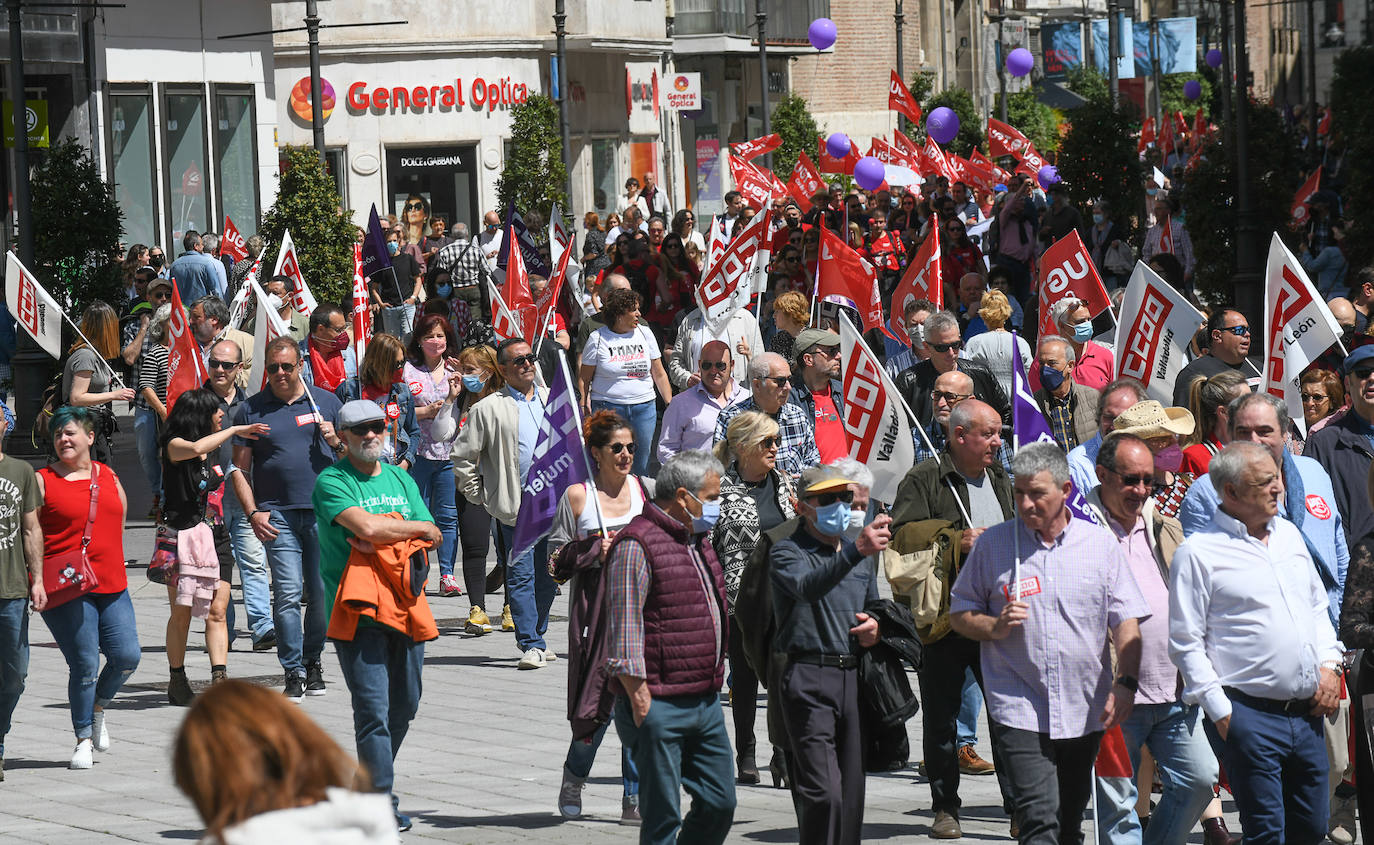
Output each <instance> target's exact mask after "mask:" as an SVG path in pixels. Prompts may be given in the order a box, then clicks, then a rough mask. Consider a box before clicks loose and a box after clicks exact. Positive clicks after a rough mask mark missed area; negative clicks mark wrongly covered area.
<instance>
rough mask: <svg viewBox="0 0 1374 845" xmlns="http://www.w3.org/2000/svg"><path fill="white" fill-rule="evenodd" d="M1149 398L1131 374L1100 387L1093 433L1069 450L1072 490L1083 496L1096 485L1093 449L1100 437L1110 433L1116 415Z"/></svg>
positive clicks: (1100, 441)
mask: <svg viewBox="0 0 1374 845" xmlns="http://www.w3.org/2000/svg"><path fill="white" fill-rule="evenodd" d="M1149 398H1150V396H1149V394H1147V393H1146V392H1145V386H1144V385H1142V384H1141V383H1140V382H1138V381H1136V380H1135V379H1132V378H1119V379H1117V380H1116V381H1114V382H1112V383H1111V384H1109V385H1107V386H1106V387H1104V388H1102V402H1101V403H1100V404H1099V405H1098V412H1097V436H1096V437H1094V438H1093V439H1091V440H1089V441H1088V442H1086V443H1080V444H1079V445H1077V446H1075V447H1073V448H1072V449H1070V450H1069V477H1070V478H1072V479H1073V486H1074V489H1075V490H1078V491H1079V492H1080V493H1082V494H1083V495H1085V496H1086V495H1088V491H1089V490H1092V489H1093V488H1094V487H1096V486H1097V485H1098V481H1097V452H1098V450H1100V449H1101V448H1102V440H1103V438H1105V437H1106V436H1107V435H1108V434H1110V433H1111V431H1112V424H1113V423H1115V422H1116V418H1117V416H1118V415H1120V414H1124V413H1125V412H1126V411H1127V409H1129V408H1130V407H1132V406H1133V405H1136V404H1138V403H1140V402H1144V401H1145V400H1146V399H1149Z"/></svg>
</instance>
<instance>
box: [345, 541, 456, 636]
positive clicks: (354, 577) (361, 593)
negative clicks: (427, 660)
mask: <svg viewBox="0 0 1374 845" xmlns="http://www.w3.org/2000/svg"><path fill="white" fill-rule="evenodd" d="M386 515H387V516H390V517H394V518H396V519H400V518H401V517H400V516H399V515H398V514H386ZM433 546H434V544H433V543H431V542H430V541H429V540H422V539H413V540H401V541H399V542H396V543H391V544H390V545H384V546H376V547H375V548H374V549H373V551H372V552H371V553H364V552H360V551H358V550H357V549H356V548H355V549H354V550H353V553H352V554H350V555H349V556H348V563H347V564H346V565H345V566H344V571H343V577H342V578H340V579H339V590H338V592H337V593H335V595H334V610H333V612H332V613H330V616H329V630H328V632H327V635H328V636H329V638H330V639H334V640H352V639H353V637H354V635H355V634H356V633H357V631H358V620H360V619H362V618H363V617H367V618H368V619H372V620H373V621H375V622H377V623H379V624H382V625H385V626H386V627H388V628H392V629H394V630H397V631H400V632H401V633H403V634H406V635H408V636H409V637H410V638H411V639H412V640H414V641H415V642H425V641H426V640H433V639H437V638H438V636H439V626H438V625H436V624H435V622H434V613H433V612H431V611H430V609H429V602H428V601H426V600H425V585H424V583H423V582H421V583H420V584H415V585H412V584H411V579H412V573H411V566H410V556H411V554H413V553H415V552H424V551H426V550H428V549H430V548H432V547H433ZM417 594H418V595H417Z"/></svg>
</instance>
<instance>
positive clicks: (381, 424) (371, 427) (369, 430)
mask: <svg viewBox="0 0 1374 845" xmlns="http://www.w3.org/2000/svg"><path fill="white" fill-rule="evenodd" d="M348 430H349V431H351V432H353V434H354V435H356V436H358V437H363V436H365V435H367V434H381V433H382V432H384V431H386V421H385V420H373V421H372V422H365V423H358V424H357V425H350V426H349V427H348Z"/></svg>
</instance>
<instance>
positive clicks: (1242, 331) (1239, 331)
mask: <svg viewBox="0 0 1374 845" xmlns="http://www.w3.org/2000/svg"><path fill="white" fill-rule="evenodd" d="M1217 331H1219V332H1230V333H1231V334H1233V335H1235V336H1236V337H1245V336H1246V335H1248V334H1250V327H1249V326H1223V327H1222V328H1220V329H1217Z"/></svg>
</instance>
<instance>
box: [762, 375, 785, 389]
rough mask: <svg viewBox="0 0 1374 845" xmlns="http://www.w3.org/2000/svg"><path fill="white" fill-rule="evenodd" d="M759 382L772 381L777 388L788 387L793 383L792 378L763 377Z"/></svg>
mask: <svg viewBox="0 0 1374 845" xmlns="http://www.w3.org/2000/svg"><path fill="white" fill-rule="evenodd" d="M759 381H771V382H773V384H774V385H775V386H776V387H786V386H787V385H788V384H789V383H790V382H791V381H792V377H791V376H763V377H762V378H760V379H759Z"/></svg>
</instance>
